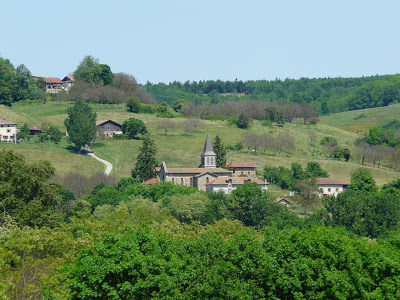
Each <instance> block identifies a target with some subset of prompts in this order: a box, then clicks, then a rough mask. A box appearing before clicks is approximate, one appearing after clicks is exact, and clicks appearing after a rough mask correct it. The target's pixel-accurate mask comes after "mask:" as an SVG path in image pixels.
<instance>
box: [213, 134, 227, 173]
mask: <svg viewBox="0 0 400 300" xmlns="http://www.w3.org/2000/svg"><path fill="white" fill-rule="evenodd" d="M213 150H214V152H215V154H216V155H217V157H216V161H217V163H216V164H217V167H218V168H223V167H225V164H226V148H225V146H224V144H222V139H221V138H220V137H219V136H218V135H217V136H216V137H215V139H214V146H213Z"/></svg>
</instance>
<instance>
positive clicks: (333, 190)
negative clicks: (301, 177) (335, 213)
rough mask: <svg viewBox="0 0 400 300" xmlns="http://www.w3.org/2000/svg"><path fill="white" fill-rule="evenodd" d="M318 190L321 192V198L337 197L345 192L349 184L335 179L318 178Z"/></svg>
mask: <svg viewBox="0 0 400 300" xmlns="http://www.w3.org/2000/svg"><path fill="white" fill-rule="evenodd" d="M316 180H317V186H318V190H319V191H320V193H319V197H320V198H323V197H327V196H335V197H337V195H338V194H339V193H341V192H344V191H345V190H346V189H347V186H348V185H349V183H348V182H346V181H343V180H339V179H335V178H316Z"/></svg>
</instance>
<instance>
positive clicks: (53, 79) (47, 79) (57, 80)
mask: <svg viewBox="0 0 400 300" xmlns="http://www.w3.org/2000/svg"><path fill="white" fill-rule="evenodd" d="M43 80H44V82H48V83H63V82H62V81H61V79H60V78H57V77H43Z"/></svg>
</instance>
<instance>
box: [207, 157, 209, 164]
mask: <svg viewBox="0 0 400 300" xmlns="http://www.w3.org/2000/svg"><path fill="white" fill-rule="evenodd" d="M209 164H210V158H209V157H207V165H209Z"/></svg>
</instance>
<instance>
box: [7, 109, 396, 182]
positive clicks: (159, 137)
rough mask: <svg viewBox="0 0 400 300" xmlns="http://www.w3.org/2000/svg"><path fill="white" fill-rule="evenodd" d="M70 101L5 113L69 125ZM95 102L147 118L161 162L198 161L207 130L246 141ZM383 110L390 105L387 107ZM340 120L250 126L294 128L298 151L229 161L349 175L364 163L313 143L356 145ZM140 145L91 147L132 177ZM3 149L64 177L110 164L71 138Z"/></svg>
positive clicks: (275, 130)
mask: <svg viewBox="0 0 400 300" xmlns="http://www.w3.org/2000/svg"><path fill="white" fill-rule="evenodd" d="M70 105H72V102H61V103H59V102H48V103H46V104H39V103H37V102H19V103H16V104H15V105H14V106H12V107H6V106H0V115H1V117H2V118H6V119H10V120H13V121H16V122H18V123H19V124H21V125H23V123H25V122H27V123H28V124H30V125H33V124H41V123H43V122H49V123H52V124H54V125H56V126H58V127H59V128H60V129H62V130H65V127H64V124H63V121H64V119H65V118H66V112H67V108H68V107H69V106H70ZM92 106H93V108H94V110H95V111H96V112H97V119H99V120H100V119H113V120H115V121H117V122H121V123H122V122H123V121H124V120H126V119H128V118H131V117H136V118H139V119H141V120H143V121H144V122H145V124H146V126H147V127H148V129H149V131H150V133H151V134H152V135H153V137H154V138H155V140H156V144H157V147H158V153H157V158H158V160H159V162H160V163H161V161H163V160H164V161H165V162H166V163H167V166H170V167H181V166H193V167H194V166H197V165H198V164H199V155H200V153H201V150H202V147H203V143H204V139H205V136H206V134H207V133H209V134H210V136H211V138H214V137H215V135H219V136H220V137H222V139H223V142H224V144H225V145H234V144H235V143H237V142H240V141H241V140H242V134H243V133H244V132H246V130H243V129H238V128H236V127H230V126H229V125H228V123H227V122H226V121H205V122H204V126H202V127H201V128H199V129H197V130H196V131H194V132H189V133H185V132H184V130H183V128H182V126H180V124H182V122H183V121H184V119H182V118H175V119H172V120H173V122H174V123H175V124H176V127H175V128H174V129H172V130H171V132H170V133H169V134H168V135H167V136H165V135H164V134H163V133H162V132H161V130H160V129H157V123H158V122H159V121H160V120H161V119H160V118H157V117H155V116H154V115H150V114H133V113H129V112H127V111H126V109H125V107H124V106H123V105H104V104H103V105H102V104H93V105H92ZM392 107H396V108H400V105H395V106H391V107H390V108H392ZM388 109H389V108H388ZM378 110H385V109H384V108H381V109H378ZM371 111H372V110H371ZM363 112H364V111H363ZM368 113H369V110H367V111H365V114H368ZM346 114H350V113H344V114H338V117H340V118H343V117H342V116H346ZM358 114H360V112H359V113H358ZM350 115H351V116H352V117H349V118H348V119H349V120H351V119H352V118H354V117H355V116H357V113H355V112H353V114H350ZM329 118H331V119H329ZM372 118H373V117H372V114H371V119H372ZM329 120H332V121H329ZM334 120H336V119H335V117H334V116H330V117H326V118H322V122H321V124H317V125H307V126H304V125H300V124H295V123H294V124H285V125H284V127H282V128H281V127H276V126H272V127H265V126H262V125H261V123H260V122H258V121H255V122H254V123H253V126H252V128H251V129H250V131H251V132H254V133H257V134H262V133H267V132H268V133H272V134H273V135H274V136H278V135H279V134H280V133H288V134H290V135H292V136H294V137H295V140H296V147H297V150H296V151H294V152H293V153H280V154H275V153H268V155H267V154H264V153H262V150H259V151H258V154H257V155H254V154H253V153H246V152H245V151H244V150H242V151H241V152H239V153H236V152H230V153H228V155H227V160H228V161H250V162H254V163H256V164H257V165H258V167H259V168H258V171H259V174H261V172H262V169H263V167H264V165H265V164H271V165H274V166H278V165H283V166H286V167H289V166H290V164H291V163H292V162H294V161H298V162H300V163H301V164H303V166H305V165H306V163H307V162H309V161H318V162H319V163H320V164H321V165H322V167H323V168H324V169H326V170H327V171H328V173H329V174H330V175H331V177H337V178H340V179H343V180H349V179H350V174H351V173H352V171H354V170H355V169H356V168H357V167H359V164H357V163H356V162H355V161H352V160H350V161H349V162H347V163H346V162H343V161H340V162H338V161H336V160H333V159H329V158H327V157H326V155H325V154H324V153H323V151H322V149H321V147H320V145H319V144H318V143H316V146H311V145H310V139H309V133H310V132H315V133H316V135H317V141H319V140H321V138H322V137H324V136H332V137H336V138H337V139H338V141H339V144H340V145H342V146H346V147H348V148H350V150H352V149H353V144H354V141H355V140H356V138H357V137H358V135H357V134H356V133H354V132H349V131H347V130H344V129H346V128H342V127H339V128H336V127H335V126H334V125H335V124H330V123H329V122H331V123H334ZM349 122H350V121H349ZM338 124H340V122H337V123H336V126H338ZM140 145H141V141H140V140H113V139H109V140H100V141H96V142H95V143H94V145H93V146H92V147H91V148H92V150H93V151H94V152H95V154H96V155H98V156H99V157H101V158H103V159H106V160H108V161H110V162H111V163H112V164H113V165H114V168H113V171H112V175H113V176H116V177H118V178H119V177H122V176H130V171H131V169H132V168H133V166H134V164H135V162H136V157H137V154H138V150H139V147H140ZM0 149H13V150H16V151H18V152H21V153H23V154H24V155H26V156H27V160H28V161H38V160H43V159H45V160H49V161H50V162H51V163H53V164H54V166H55V167H56V170H57V172H56V173H57V174H58V175H60V176H64V175H66V174H67V173H70V172H78V173H82V174H84V175H86V176H90V175H92V174H93V173H94V172H102V171H103V170H104V166H103V165H102V164H101V163H99V162H97V161H95V160H94V159H92V158H90V157H88V156H85V155H77V154H75V153H73V151H72V150H71V145H68V143H67V142H66V141H62V143H60V145H54V144H53V143H49V144H46V145H43V144H39V143H24V144H18V145H14V144H4V143H3V144H0ZM371 171H372V174H373V175H374V178H375V180H376V181H377V184H379V185H382V184H384V183H386V182H389V181H391V180H394V179H396V178H399V177H400V174H399V173H396V172H392V171H389V170H387V169H385V168H381V169H378V168H371Z"/></svg>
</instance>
